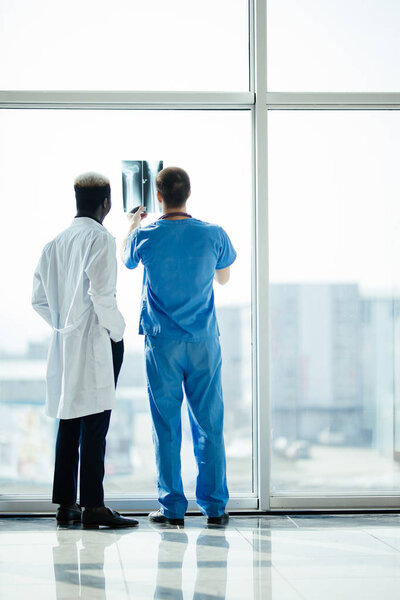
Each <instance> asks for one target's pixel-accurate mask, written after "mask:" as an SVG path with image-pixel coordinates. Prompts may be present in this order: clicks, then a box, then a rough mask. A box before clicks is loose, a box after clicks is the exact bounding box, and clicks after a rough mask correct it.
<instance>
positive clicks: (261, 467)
mask: <svg viewBox="0 0 400 600" xmlns="http://www.w3.org/2000/svg"><path fill="white" fill-rule="evenodd" d="M267 1H268V0H249V59H250V69H249V91H248V92H184V91H182V92H146V91H143V92H125V91H124V92H117V91H116V92H108V91H107V92H105V91H0V108H14V109H18V108H21V109H22V108H25V109H27V108H29V109H71V110H73V109H87V110H95V109H108V110H121V109H124V110H144V109H150V110H161V109H163V110H165V109H171V110H199V109H201V110H215V109H219V110H224V109H227V110H246V109H247V110H251V111H252V117H253V217H254V226H253V234H254V244H253V266H252V275H253V284H252V288H253V320H252V328H253V335H252V340H253V392H254V396H253V397H254V400H255V401H254V403H253V405H254V409H255V410H254V417H253V425H254V426H253V442H254V446H253V447H254V450H255V455H254V461H253V480H254V482H255V489H254V490H253V494H250V495H242V496H240V495H237V496H235V497H234V498H232V499H231V500H230V503H229V507H230V509H231V510H244V509H247V510H252V509H253V510H256V509H259V510H275V511H282V510H289V509H290V510H310V509H311V510H317V509H326V510H328V509H329V510H332V509H356V508H362V509H378V508H379V509H385V508H386V509H393V508H397V507H398V506H399V497H398V496H395V495H393V494H392V493H388V494H386V495H385V494H382V495H374V496H371V495H366V494H365V495H363V494H361V495H358V496H343V495H341V496H340V495H334V494H332V495H329V496H321V495H304V496H295V495H285V496H283V495H282V496H271V495H270V479H269V474H270V457H271V452H270V446H271V444H270V442H271V437H270V432H271V427H270V398H269V383H268V382H269V343H268V340H269V303H268V302H269V274H268V172H267V164H268V163H267V159H268V156H267V141H268V140H267V135H268V131H267V128H268V120H267V116H268V111H270V110H399V109H400V93H362V94H357V93H286V92H285V93H283V92H268V90H267V41H266V31H267ZM112 501H113V506H115V507H116V508H119V509H122V510H130V511H141V510H143V511H144V510H150V509H152V508H154V507H156V505H157V502H156V499H155V498H147V497H136V498H129V497H127V496H126V497H120V496H119V497H112ZM193 508H195V505H194V503H193V501H190V504H189V509H193ZM53 509H54V507H53V505H52V504H51V503H50V502H49V501H48V500H46V499H45V498H40V497H20V498H18V497H15V496H14V497H11V496H9V497H7V496H1V495H0V512H49V511H51V510H53Z"/></svg>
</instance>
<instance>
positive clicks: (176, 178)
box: [156, 167, 190, 208]
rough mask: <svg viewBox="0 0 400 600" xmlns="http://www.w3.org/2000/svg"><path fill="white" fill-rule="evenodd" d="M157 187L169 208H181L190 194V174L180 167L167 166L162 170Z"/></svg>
mask: <svg viewBox="0 0 400 600" xmlns="http://www.w3.org/2000/svg"><path fill="white" fill-rule="evenodd" d="M156 187H157V191H159V192H160V194H161V196H162V197H163V200H164V202H165V204H166V206H167V207H168V208H179V206H182V204H185V202H186V200H187V199H188V198H189V196H190V179H189V175H188V174H187V173H186V171H184V170H183V169H180V168H179V167H167V168H166V169H163V170H162V171H160V172H159V174H158V175H157V179H156Z"/></svg>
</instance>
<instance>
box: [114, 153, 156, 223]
mask: <svg viewBox="0 0 400 600" xmlns="http://www.w3.org/2000/svg"><path fill="white" fill-rule="evenodd" d="M162 168H163V161H162V160H153V161H149V160H123V161H122V196H123V204H124V211H125V212H126V213H129V212H133V211H134V210H135V209H136V210H137V209H138V208H139V206H144V207H145V208H146V212H148V213H158V212H161V207H160V204H159V202H158V200H157V190H156V178H157V175H158V173H159V172H160V171H161V169H162Z"/></svg>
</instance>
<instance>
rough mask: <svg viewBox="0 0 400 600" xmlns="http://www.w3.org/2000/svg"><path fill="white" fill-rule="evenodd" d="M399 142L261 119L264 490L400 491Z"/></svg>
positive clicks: (386, 123) (370, 130)
mask: <svg viewBox="0 0 400 600" xmlns="http://www.w3.org/2000/svg"><path fill="white" fill-rule="evenodd" d="M399 136H400V114H399V113H398V112H392V111H390V112H389V111H383V112H381V111H375V112H374V111H360V112H357V111H337V112H335V111H313V112H311V111H272V112H270V113H269V201H270V212H269V223H270V230H269V235H270V292H271V293H270V307H271V310H270V324H271V340H270V343H271V398H272V451H273V457H272V480H271V481H272V490H271V492H272V494H282V493H286V492H296V493H299V492H300V493H301V492H347V493H349V492H350V493H353V492H354V493H357V492H359V491H362V492H366V491H388V490H389V491H393V490H398V489H399V488H400V463H399V462H398V460H399V453H398V449H399V442H398V440H399V435H400V432H399V431H396V428H397V430H398V425H399V411H398V404H399V400H398V398H397V395H398V391H399V390H398V381H397V380H398V377H397V376H396V373H397V372H398V368H397V366H396V361H395V358H396V357H397V359H398V352H399V350H398V347H399V340H398V333H399V323H400V321H399V301H400V287H399V283H400V278H399V272H400V271H399V256H400V244H399V227H400V205H399V198H398V193H399V186H398V154H399V152H398V140H399ZM397 362H398V360H397ZM397 374H398V373H397ZM394 405H395V407H396V411H395V410H394ZM394 431H395V437H394V433H393V432H394Z"/></svg>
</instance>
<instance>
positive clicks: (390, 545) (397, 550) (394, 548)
mask: <svg viewBox="0 0 400 600" xmlns="http://www.w3.org/2000/svg"><path fill="white" fill-rule="evenodd" d="M363 531H364V532H365V533H366V534H368V535H369V536H371V537H372V538H373V539H374V540H378V541H379V542H381V543H382V544H384V545H385V546H387V547H388V548H391V549H392V550H394V551H395V552H396V553H400V548H396V546H392V544H389V543H388V542H385V540H382V539H381V538H379V537H378V536H376V535H374V534H373V533H371V532H370V531H367V530H363Z"/></svg>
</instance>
